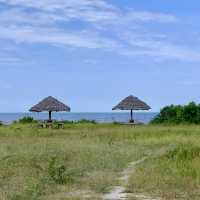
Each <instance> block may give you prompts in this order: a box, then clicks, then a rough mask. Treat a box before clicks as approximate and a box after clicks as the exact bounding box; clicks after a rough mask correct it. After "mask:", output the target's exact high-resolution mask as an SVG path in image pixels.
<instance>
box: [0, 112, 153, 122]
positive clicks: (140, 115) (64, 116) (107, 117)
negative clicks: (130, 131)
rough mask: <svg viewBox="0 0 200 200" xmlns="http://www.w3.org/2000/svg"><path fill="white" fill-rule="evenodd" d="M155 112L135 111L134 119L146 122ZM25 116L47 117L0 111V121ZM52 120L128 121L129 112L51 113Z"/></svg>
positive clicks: (44, 115)
mask: <svg viewBox="0 0 200 200" xmlns="http://www.w3.org/2000/svg"><path fill="white" fill-rule="evenodd" d="M156 114H157V113H152V112H135V113H134V119H135V120H136V121H138V122H142V123H145V124H148V123H149V122H150V121H151V120H152V119H153V118H154V117H155V116H156ZM25 116H31V117H33V118H34V119H37V120H46V119H48V113H0V121H1V122H3V123H5V124H10V123H12V122H14V121H17V120H19V119H20V118H23V117H25ZM52 118H53V119H54V120H58V121H61V120H68V121H79V120H81V119H87V120H95V121H96V122H98V123H110V122H128V121H129V119H130V113H129V112H110V113H109V112H106V113H73V112H72V113H53V114H52Z"/></svg>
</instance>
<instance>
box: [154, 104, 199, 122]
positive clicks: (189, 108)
mask: <svg viewBox="0 0 200 200" xmlns="http://www.w3.org/2000/svg"><path fill="white" fill-rule="evenodd" d="M151 123H152V124H200V104H196V103H194V102H191V103H189V104H188V105H184V106H182V105H170V106H166V107H164V108H163V109H161V111H160V113H159V114H158V115H157V116H156V117H155V118H154V119H153V120H152V122H151Z"/></svg>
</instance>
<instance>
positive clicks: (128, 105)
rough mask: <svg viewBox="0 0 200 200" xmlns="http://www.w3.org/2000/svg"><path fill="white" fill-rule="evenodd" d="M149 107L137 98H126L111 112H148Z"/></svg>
mask: <svg viewBox="0 0 200 200" xmlns="http://www.w3.org/2000/svg"><path fill="white" fill-rule="evenodd" d="M150 109H151V107H150V106H148V105H147V104H146V103H145V102H143V101H141V100H140V99H138V98H137V97H134V96H132V95H131V96H128V97H126V98H125V99H124V100H122V101H121V102H120V103H119V104H118V105H117V106H115V107H114V108H113V110H150Z"/></svg>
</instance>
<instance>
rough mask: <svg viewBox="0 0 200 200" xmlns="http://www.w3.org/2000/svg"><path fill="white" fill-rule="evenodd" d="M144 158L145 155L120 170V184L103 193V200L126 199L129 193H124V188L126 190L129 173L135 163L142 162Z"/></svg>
mask: <svg viewBox="0 0 200 200" xmlns="http://www.w3.org/2000/svg"><path fill="white" fill-rule="evenodd" d="M146 159H147V157H144V158H142V159H140V160H137V161H135V162H132V163H130V164H129V166H128V168H127V169H126V170H124V171H123V172H122V176H121V177H120V180H121V182H122V186H116V187H114V188H113V189H112V190H111V191H110V193H108V194H105V195H104V197H103V199H104V200H121V199H127V198H128V196H129V195H130V194H128V193H126V192H125V190H126V186H127V185H128V179H129V175H130V173H132V172H133V171H134V169H135V167H136V166H137V165H139V164H141V163H143V162H144V161H145V160H146ZM131 196H132V195H131Z"/></svg>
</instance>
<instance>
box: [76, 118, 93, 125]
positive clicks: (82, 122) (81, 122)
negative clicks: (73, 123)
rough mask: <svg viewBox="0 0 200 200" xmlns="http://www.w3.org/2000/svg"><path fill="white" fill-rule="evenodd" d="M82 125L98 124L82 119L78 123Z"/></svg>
mask: <svg viewBox="0 0 200 200" xmlns="http://www.w3.org/2000/svg"><path fill="white" fill-rule="evenodd" d="M78 123H80V124H96V121H95V120H88V119H81V120H79V121H78Z"/></svg>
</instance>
